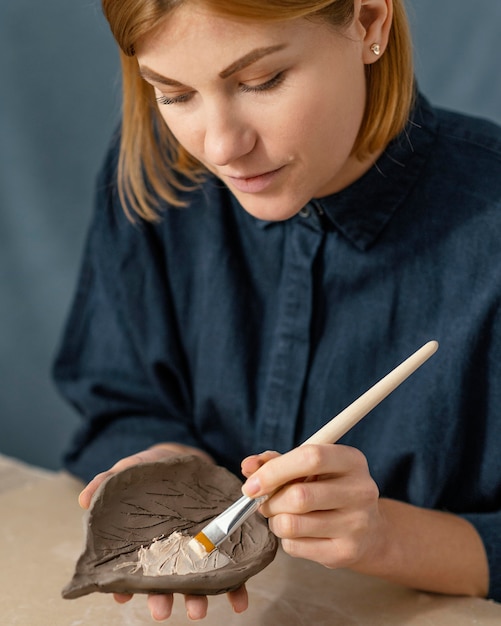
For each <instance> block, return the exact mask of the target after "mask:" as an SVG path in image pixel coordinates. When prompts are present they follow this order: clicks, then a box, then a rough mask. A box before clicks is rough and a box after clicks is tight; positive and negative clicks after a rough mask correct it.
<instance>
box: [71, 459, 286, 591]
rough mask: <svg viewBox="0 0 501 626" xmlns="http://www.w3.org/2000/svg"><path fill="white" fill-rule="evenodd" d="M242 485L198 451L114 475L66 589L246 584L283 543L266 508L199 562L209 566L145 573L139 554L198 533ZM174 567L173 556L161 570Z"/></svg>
mask: <svg viewBox="0 0 501 626" xmlns="http://www.w3.org/2000/svg"><path fill="white" fill-rule="evenodd" d="M240 487H241V482H240V480H239V479H238V478H237V477H236V476H234V475H233V474H231V473H230V472H229V471H228V470H226V469H224V468H223V467H219V466H216V465H211V464H209V463H206V462H204V461H203V460H201V459H200V458H198V457H196V456H177V457H171V458H168V459H166V460H165V461H161V462H156V463H144V464H140V465H136V466H134V467H131V468H129V469H126V470H123V471H122V472H119V473H118V474H114V475H113V476H110V477H109V478H108V479H107V480H106V481H105V482H104V483H103V484H102V485H101V486H100V488H99V489H98V491H97V492H96V494H95V496H94V498H93V502H92V505H91V508H90V511H89V514H88V519H87V524H86V528H87V536H86V544H85V548H84V551H83V553H82V555H81V556H80V558H79V559H78V562H77V564H76V568H75V573H74V575H73V578H72V580H71V581H70V582H69V583H68V585H67V586H66V587H65V588H64V589H63V592H62V593H63V597H64V598H78V597H79V596H83V595H86V594H88V593H92V592H93V591H101V592H106V593H111V592H115V593H172V592H177V593H189V594H195V595H205V594H207V595H213V594H218V593H224V592H226V591H230V590H233V589H236V588H238V587H239V586H240V585H242V584H243V583H244V582H245V581H246V580H248V579H249V578H250V577H251V576H253V575H254V574H257V573H258V572H259V571H260V570H262V569H263V568H264V567H266V566H267V565H268V564H269V563H270V562H271V561H272V560H273V558H274V556H275V553H276V550H277V540H276V538H275V537H274V535H273V534H272V533H271V532H270V531H269V529H268V524H267V521H266V520H265V519H264V518H263V517H262V516H261V515H260V514H259V513H256V514H254V515H253V516H251V517H250V518H249V520H248V521H246V522H245V523H244V525H243V526H242V527H241V528H240V529H238V530H237V531H235V533H233V535H232V536H231V537H229V538H228V539H226V540H225V541H224V542H223V543H222V544H221V546H220V547H219V552H220V553H221V554H220V558H219V557H218V559H212V560H211V561H208V562H207V564H205V565H204V566H203V567H202V566H201V565H200V564H198V565H199V566H200V567H202V569H203V570H204V571H194V572H191V573H185V574H182V575H179V574H172V573H169V574H165V575H162V574H158V572H157V574H156V575H154V576H151V575H145V573H144V571H149V572H151V571H152V570H151V569H149V570H146V567H144V569H143V566H142V565H140V564H139V562H138V558H139V555H140V554H142V553H143V554H144V551H145V550H149V549H150V548H151V546H153V548H154V549H156V548H157V547H158V546H161V545H162V544H161V542H164V541H165V540H167V539H168V538H169V537H170V536H171V535H172V534H173V533H180V534H181V535H183V536H184V535H187V536H190V537H193V536H195V535H196V534H197V533H198V532H199V531H200V530H202V529H203V528H204V526H206V524H207V523H208V522H209V521H210V520H211V519H213V518H214V517H215V516H216V515H218V514H219V513H221V512H222V511H223V510H224V509H225V508H226V507H227V506H228V505H230V504H231V503H232V502H234V501H235V500H237V499H238V498H239V497H240V496H241V491H240ZM174 537H177V535H175V536H174ZM159 542H160V543H159ZM213 556H216V555H213ZM155 568H156V569H155V571H157V570H158V568H157V567H156V564H155ZM172 569H174V570H175V569H176V567H174V568H172V564H169V563H166V564H163V566H162V570H158V571H171V570H172Z"/></svg>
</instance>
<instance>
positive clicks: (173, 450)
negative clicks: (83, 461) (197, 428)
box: [78, 444, 210, 509]
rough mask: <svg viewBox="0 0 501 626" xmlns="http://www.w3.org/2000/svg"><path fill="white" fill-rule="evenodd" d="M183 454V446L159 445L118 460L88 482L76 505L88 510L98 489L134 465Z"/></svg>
mask: <svg viewBox="0 0 501 626" xmlns="http://www.w3.org/2000/svg"><path fill="white" fill-rule="evenodd" d="M183 453H186V451H185V447H183V446H177V445H176V444H172V445H171V444H161V445H156V446H153V447H152V448H149V449H148V450H143V451H142V452H138V453H137V454H132V455H130V456H127V457H125V458H123V459H120V460H119V461H117V462H116V463H115V464H114V465H113V466H112V467H111V468H110V469H109V470H107V471H106V472H101V473H100V474H97V476H95V477H94V478H93V479H92V480H91V481H90V483H89V484H88V485H87V486H86V487H85V488H84V489H83V490H82V492H81V493H80V495H79V497H78V503H79V504H80V506H81V507H82V508H83V509H88V508H89V507H90V505H91V502H92V497H93V496H94V494H95V493H96V491H97V490H98V488H99V487H100V486H101V485H102V484H103V482H104V481H105V480H106V479H107V478H109V477H110V476H112V475H113V474H116V473H118V472H121V471H123V470H124V469H127V468H129V467H133V466H134V465H139V464H140V463H146V462H154V461H161V460H162V459H165V458H168V457H169V456H172V455H175V454H183ZM209 458H210V457H209Z"/></svg>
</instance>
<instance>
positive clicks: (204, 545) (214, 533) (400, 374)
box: [188, 341, 438, 558]
mask: <svg viewBox="0 0 501 626" xmlns="http://www.w3.org/2000/svg"><path fill="white" fill-rule="evenodd" d="M437 349H438V343H437V342H436V341H430V342H428V343H427V344H425V345H424V346H422V347H421V348H420V349H419V350H417V351H416V352H414V354H412V355H411V356H410V357H409V358H407V359H406V360H405V361H404V362H403V363H401V364H400V365H399V366H398V367H396V368H395V369H394V370H392V371H391V372H390V373H389V374H387V375H386V376H385V377H384V378H382V379H381V380H380V381H379V382H377V383H376V384H375V385H374V386H373V387H371V388H370V389H369V390H368V391H366V392H365V393H364V394H362V395H361V396H360V397H359V398H358V399H357V400H355V402H353V403H352V404H350V405H349V406H348V407H347V408H346V409H344V410H343V411H341V413H339V414H338V415H336V416H335V417H333V418H332V419H331V420H330V421H329V422H327V424H325V426H323V427H322V428H320V430H318V431H317V432H316V433H315V434H314V435H312V436H311V437H310V438H309V439H307V440H306V441H304V442H303V443H302V444H301V445H303V446H304V445H305V444H323V443H335V442H336V441H337V440H338V439H340V438H341V437H342V436H343V435H345V434H346V433H347V432H348V431H349V430H350V429H351V428H352V427H353V426H355V424H357V422H359V421H360V420H361V419H362V418H363V417H365V416H366V415H367V414H368V413H369V412H370V411H371V410H372V409H373V408H374V407H375V406H376V405H378V404H379V403H380V402H381V401H382V400H384V399H385V398H386V396H388V395H389V394H390V393H391V392H392V391H394V390H395V389H396V388H397V387H398V386H399V385H400V384H401V383H402V382H403V381H404V380H405V379H406V378H408V377H409V376H410V375H411V374H412V373H413V372H415V371H416V370H417V369H418V368H419V367H420V366H421V365H422V364H423V363H424V362H425V361H427V360H428V359H429V358H430V357H431V356H432V354H434V353H435V352H436V351H437ZM271 495H272V494H266V495H264V496H260V497H259V498H249V497H248V496H242V497H241V498H240V499H239V500H237V501H236V502H234V503H233V504H232V505H231V506H229V507H228V508H227V509H226V510H225V511H223V512H222V513H221V514H220V515H218V516H217V517H216V518H214V519H213V520H212V521H211V522H209V524H208V525H207V526H206V527H205V528H204V529H203V530H201V531H200V532H199V533H198V534H197V535H196V536H195V537H193V539H191V541H190V542H189V544H188V547H189V548H190V549H191V551H192V552H194V553H195V554H196V555H197V556H198V557H200V558H204V557H206V556H207V555H208V554H210V553H211V552H213V551H214V550H215V549H216V548H217V547H218V546H219V545H220V544H221V543H222V542H223V541H224V540H225V539H226V538H227V537H229V536H230V535H231V534H232V533H233V532H234V531H235V530H237V528H239V527H240V526H241V525H242V524H243V523H244V522H245V520H246V519H248V518H249V517H250V516H251V515H252V514H253V513H254V512H255V511H257V509H258V508H259V506H260V505H261V504H262V503H263V502H265V501H266V500H267V499H268V498H269V497H270V496H271Z"/></svg>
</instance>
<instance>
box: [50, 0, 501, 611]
mask: <svg viewBox="0 0 501 626" xmlns="http://www.w3.org/2000/svg"><path fill="white" fill-rule="evenodd" d="M103 7H104V11H105V14H106V17H107V19H108V21H109V23H110V26H111V29H112V31H113V34H114V36H115V38H116V39H117V42H118V44H119V46H120V48H121V58H122V65H123V84H124V107H123V123H122V128H121V134H120V137H118V138H116V139H115V141H114V142H113V145H112V147H111V149H110V152H109V154H108V158H107V160H106V162H105V165H104V168H103V171H102V174H101V177H100V181H99V184H98V195H97V209H96V212H95V216H94V220H93V223H92V226H91V230H90V235H89V239H88V244H87V249H86V253H85V258H84V262H83V269H82V274H81V277H80V282H79V289H78V292H77V296H76V300H75V304H74V307H73V311H72V313H71V316H70V319H69V323H68V328H67V330H66V334H65V338H64V342H63V346H62V348H61V351H60V354H59V357H58V359H57V362H56V366H55V376H56V380H57V382H58V384H59V386H60V388H61V390H62V392H63V393H64V394H65V395H66V397H67V398H68V399H69V400H70V401H71V402H73V403H74V405H75V406H76V407H77V408H78V410H79V411H80V412H81V413H82V414H83V415H84V416H85V418H86V425H85V426H84V427H83V429H82V430H81V432H80V433H79V436H78V437H77V439H76V440H75V444H74V446H73V449H72V450H71V451H70V452H69V454H68V456H67V459H66V463H67V467H68V469H69V470H70V471H72V472H73V473H74V474H76V475H78V476H80V477H82V478H84V479H90V478H91V477H92V476H94V474H96V472H101V473H99V474H98V475H97V476H96V477H95V478H93V479H92V480H91V481H90V483H89V484H88V485H87V487H86V488H85V489H84V491H83V492H82V494H81V496H80V502H81V505H82V506H83V507H88V506H89V503H90V499H91V497H92V494H93V493H94V491H95V489H96V488H97V486H98V485H99V484H100V483H101V482H102V481H103V480H104V478H105V477H106V476H107V475H109V473H110V472H115V471H118V470H120V469H123V468H125V467H127V466H130V465H132V464H135V463H140V462H143V461H147V460H153V459H160V458H162V457H165V456H166V455H168V454H172V453H185V452H186V453H195V454H200V455H201V456H203V457H205V458H209V459H213V460H215V461H216V462H218V463H220V464H223V465H225V466H227V467H229V468H230V469H232V470H233V471H236V472H237V471H238V470H239V465H240V460H241V459H242V458H244V457H247V458H245V460H244V461H243V463H242V471H243V473H244V475H245V476H247V477H248V480H247V482H246V483H245V485H244V491H245V493H247V494H248V495H251V496H254V495H259V494H262V493H268V492H272V491H274V490H277V489H278V491H277V493H276V494H275V495H274V496H273V497H272V498H270V500H269V501H268V502H267V503H266V504H265V505H263V507H262V512H263V513H264V514H265V515H266V516H267V517H269V523H270V527H271V529H272V531H273V532H274V533H275V534H277V535H278V536H279V537H280V538H282V544H283V547H284V549H285V550H286V551H287V552H289V553H290V554H292V555H293V556H297V557H302V558H306V559H311V560H314V561H318V562H320V563H322V564H324V565H326V566H328V567H332V568H335V567H348V568H352V569H353V570H356V571H360V572H365V573H368V574H372V575H375V576H380V577H382V578H385V579H388V580H392V581H396V582H398V583H402V584H405V585H408V586H411V587H415V588H419V589H425V590H431V591H436V592H441V593H451V594H468V595H478V596H487V595H488V596H490V597H492V598H495V599H498V600H499V599H501V555H500V554H499V548H498V545H499V541H500V540H501V536H500V529H501V480H500V476H501V466H500V462H499V454H498V449H499V443H500V435H499V430H500V429H499V417H498V411H499V409H498V407H499V406H500V401H501V397H500V395H501V394H500V390H499V388H498V385H497V384H496V381H497V380H498V378H499V374H500V372H499V363H500V356H501V345H500V342H499V333H498V332H497V330H498V328H499V321H500V319H499V301H500V294H501V285H500V281H499V278H498V276H497V273H496V272H495V271H493V268H495V267H496V264H498V263H499V262H501V258H500V256H501V255H500V246H499V237H500V235H501V221H500V217H499V214H500V211H499V209H500V208H501V207H500V202H501V200H500V199H501V183H500V182H499V178H500V177H499V176H498V172H499V167H500V165H501V132H500V130H499V128H497V127H495V126H494V125H490V124H488V123H487V122H482V121H478V120H473V119H467V118H464V117H461V116H458V115H455V114H452V113H446V112H443V111H437V110H435V109H433V108H432V107H431V106H430V105H429V104H428V103H427V102H426V100H425V99H424V98H423V97H422V96H421V95H419V94H417V93H416V92H415V89H414V83H413V74H412V63H411V55H410V42H409V37H408V29H407V23H406V18H405V14H404V10H403V6H402V3H401V2H400V0H393V2H392V1H391V0H337V1H336V0H335V1H334V2H332V1H326V0H324V1H318V0H317V1H313V0H312V1H306V0H305V1H296V2H293V1H279V0H277V1H273V0H271V1H270V0H266V1H264V0H263V1H258V0H255V1H250V0H247V1H244V0H237V1H232V2H228V1H226V0H185V1H177V2H158V1H156V2H154V1H151V0H150V1H148V0H136V1H135V2H128V3H126V6H125V7H124V3H121V2H118V1H117V0H104V1H103ZM428 339H437V340H438V341H439V342H440V344H441V349H440V352H439V355H437V356H436V357H434V360H433V364H432V363H431V362H430V363H429V364H427V365H426V366H425V367H423V368H421V370H420V371H419V372H417V373H416V374H415V375H414V376H413V378H412V382H409V383H408V384H406V385H404V386H403V387H402V388H400V389H399V390H397V391H396V392H395V393H394V394H392V396H391V397H390V398H389V399H387V400H386V401H385V402H384V403H383V404H382V405H380V406H379V407H378V408H377V409H376V410H374V412H373V413H372V414H371V416H370V417H369V418H367V419H365V420H364V421H363V422H362V423H361V424H359V425H358V426H357V427H356V428H354V429H353V430H352V431H351V432H350V433H349V434H348V435H347V436H345V438H344V439H343V440H342V443H343V445H335V446H305V447H301V448H298V449H293V448H294V447H295V446H297V445H298V444H299V443H301V441H303V440H305V439H306V438H307V437H308V436H309V435H310V434H311V433H313V432H314V431H315V430H316V429H317V428H319V427H320V426H321V425H322V423H324V422H325V421H326V420H327V419H328V418H330V417H331V416H332V415H333V414H335V413H337V412H338V411H340V410H341V409H342V408H344V407H345V406H346V405H347V404H349V403H350V402H351V401H352V400H354V399H355V398H356V397H357V396H358V395H360V393H361V392H363V391H364V390H365V389H366V388H367V387H369V386H370V384H372V383H373V382H375V381H376V380H377V379H378V378H380V377H381V376H382V374H384V373H386V372H387V371H388V370H389V369H391V368H392V367H394V366H395V365H396V364H398V363H399V362H400V361H401V360H403V358H404V357H405V356H407V355H408V354H410V353H411V352H412V351H414V349H416V348H417V347H419V345H421V344H422V343H424V342H425V341H427V340H428ZM270 448H271V449H275V450H278V451H279V452H280V453H282V454H279V453H278V452H265V453H263V454H260V455H257V456H256V455H254V453H255V452H257V451H259V450H263V449H264V450H266V449H270ZM287 450H292V451H291V452H287ZM249 455H250V456H249ZM113 463H115V464H114V465H113ZM110 465H111V466H112V467H111V469H110V470H107V468H108V467H109V466H110ZM105 470H107V471H105ZM309 476H316V477H318V479H317V480H316V481H310V482H307V483H304V482H303V481H302V480H301V479H304V478H306V477H309ZM127 599H128V596H117V600H119V601H125V600H127ZM230 600H231V602H232V604H233V607H234V609H235V610H236V611H241V610H244V609H245V607H246V605H247V598H246V594H245V590H244V589H240V590H239V591H238V592H234V593H232V594H230ZM186 605H187V608H188V611H189V615H190V616H191V617H192V618H200V617H203V616H204V615H205V614H206V611H207V600H206V598H200V597H199V598H193V597H187V598H186ZM149 606H150V610H151V612H152V615H153V617H154V618H155V619H165V618H167V617H168V616H169V614H170V611H171V606H172V598H171V597H168V596H155V597H151V598H149Z"/></svg>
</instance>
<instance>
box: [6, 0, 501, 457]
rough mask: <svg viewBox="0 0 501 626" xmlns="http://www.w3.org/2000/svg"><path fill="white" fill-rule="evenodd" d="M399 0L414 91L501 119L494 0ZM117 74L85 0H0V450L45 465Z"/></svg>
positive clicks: (66, 425) (66, 423) (498, 15)
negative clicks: (60, 350)
mask: <svg viewBox="0 0 501 626" xmlns="http://www.w3.org/2000/svg"><path fill="white" fill-rule="evenodd" d="M408 9H409V14H410V18H411V23H412V29H413V31H414V35H415V55H416V65H417V75H418V79H419V83H420V86H421V88H422V89H423V91H424V92H425V93H426V94H427V95H428V97H429V98H430V99H431V100H432V101H433V102H435V103H436V104H441V105H443V106H446V107H449V108H454V109H457V110H461V111H464V112H469V113H473V114H478V115H482V116H485V117H489V118H490V119H493V120H496V121H498V122H500V123H501V79H500V72H499V34H500V30H501V3H500V2H493V1H492V0H476V1H475V2H471V0H440V1H439V2H437V0H412V1H409V2H408ZM118 76H119V73H118V57H117V54H116V51H115V48H114V44H113V42H112V39H111V35H110V34H109V32H108V28H107V24H106V23H105V21H104V19H103V17H102V16H101V12H100V6H99V3H98V1H97V0H72V1H71V2H68V0H44V2H40V0H16V1H15V2H6V1H5V0H4V1H3V2H1V3H0V90H1V91H0V453H3V454H8V455H11V456H16V457H19V458H21V459H24V460H27V461H29V462H31V463H35V464H39V465H42V466H45V467H49V468H57V467H59V466H60V455H61V452H62V450H63V448H64V446H65V445H66V443H67V440H68V437H69V436H70V433H71V432H72V431H73V430H74V428H75V427H76V425H77V418H76V416H75V415H74V413H73V411H72V410H71V409H70V408H69V407H68V406H67V405H66V404H65V403H64V402H63V401H62V400H61V399H60V398H59V396H58V395H57V393H56V391H55V389H54V388H53V386H52V383H51V381H50V377H49V370H50V363H51V360H52V357H53V354H54V350H55V347H56V345H57V342H58V338H59V335H60V332H61V327H62V325H63V322H64V318H65V315H66V312H67V309H68V306H69V303H70V300H71V296H72V294H73V290H74V285H75V280H76V274H77V270H78V262H79V257H80V253H81V250H82V245H83V240H84V236H85V229H86V225H87V223H88V220H89V216H90V211H91V205H92V190H93V183H94V178H95V175H96V173H97V170H98V168H99V165H100V162H101V160H102V157H103V154H104V150H105V147H106V143H107V141H108V138H109V136H110V133H111V130H112V128H113V126H114V125H115V123H116V121H117V119H118V113H119V106H120V105H119V78H118Z"/></svg>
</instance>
